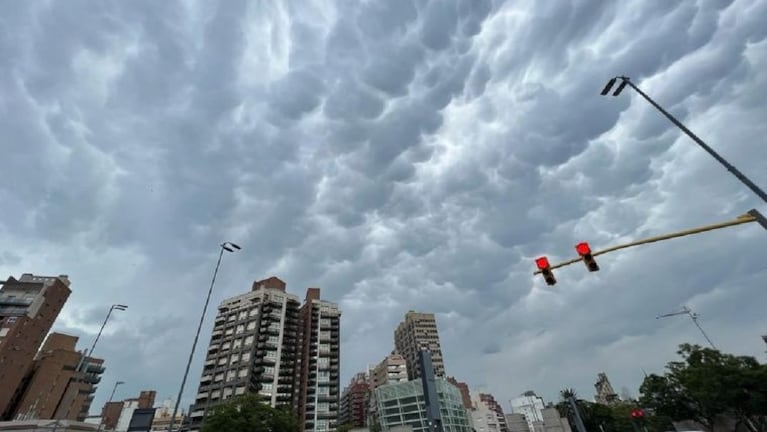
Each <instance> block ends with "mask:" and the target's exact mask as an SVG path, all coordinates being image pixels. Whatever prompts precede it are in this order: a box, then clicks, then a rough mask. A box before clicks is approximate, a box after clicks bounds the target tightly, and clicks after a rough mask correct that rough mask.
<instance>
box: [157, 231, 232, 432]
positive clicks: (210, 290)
mask: <svg viewBox="0 0 767 432" xmlns="http://www.w3.org/2000/svg"><path fill="white" fill-rule="evenodd" d="M219 246H220V247H221V250H220V252H219V254H218V261H216V269H215V270H214V271H213V279H212V280H211V281H210V287H209V288H208V296H207V297H206V298H205V306H203V307H202V314H201V315H200V322H199V324H197V333H195V335H194V342H192V350H191V351H190V352H189V359H188V360H187V362H186V369H185V370H184V377H183V378H182V379H181V387H180V388H179V389H178V397H177V398H176V404H175V406H174V407H173V414H172V415H171V416H170V423H169V424H168V432H173V425H174V422H175V420H176V414H177V413H178V407H179V405H180V404H181V397H182V396H183V395H184V386H185V385H186V379H187V377H188V376H189V367H190V366H191V365H192V359H193V358H194V351H195V349H197V341H198V339H200V330H201V329H202V323H203V321H205V313H206V312H207V311H208V304H209V303H210V295H211V294H212V293H213V286H214V285H215V284H216V276H217V275H218V268H219V267H220V266H221V258H222V257H223V256H224V251H227V252H234V251H235V250H240V249H242V248H241V247H239V246H237V245H236V244H234V243H232V242H224V243H221V244H220V245H219Z"/></svg>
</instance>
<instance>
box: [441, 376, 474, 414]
mask: <svg viewBox="0 0 767 432" xmlns="http://www.w3.org/2000/svg"><path fill="white" fill-rule="evenodd" d="M447 382H449V383H450V384H452V385H454V386H456V387H458V390H460V391H461V400H462V401H463V407H464V408H466V409H472V408H473V404H472V402H471V392H470V391H469V385H468V384H466V383H465V382H461V381H458V380H457V379H455V377H447Z"/></svg>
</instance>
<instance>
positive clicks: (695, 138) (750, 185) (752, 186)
mask: <svg viewBox="0 0 767 432" xmlns="http://www.w3.org/2000/svg"><path fill="white" fill-rule="evenodd" d="M618 78H620V79H621V80H623V82H624V83H626V84H628V85H629V86H630V87H631V88H632V89H634V91H636V92H637V93H639V94H640V95H641V96H642V97H643V98H645V100H647V102H649V103H650V104H651V105H652V106H654V107H655V108H656V109H657V110H658V111H660V112H661V114H663V115H664V116H666V118H667V119H669V120H670V121H671V123H674V124H675V125H676V127H678V128H679V129H681V130H682V132H684V133H685V134H687V136H689V137H690V138H692V140H693V141H695V142H696V143H697V144H698V145H699V146H701V147H702V148H703V150H705V151H706V152H707V153H708V154H710V155H711V156H713V157H714V159H716V160H717V161H719V163H720V164H722V165H723V166H724V167H725V168H727V171H729V172H731V173H732V174H733V175H734V176H735V177H737V178H738V180H740V181H741V182H742V183H743V184H745V185H746V186H747V187H748V188H749V189H751V191H752V192H753V193H755V194H756V195H758V196H759V198H761V199H762V201H764V202H767V193H765V192H764V191H763V190H762V189H761V188H759V186H757V185H756V184H754V182H752V181H751V180H750V179H749V178H748V177H746V175H745V174H743V173H742V172H740V171H739V170H738V169H737V168H735V167H734V166H733V165H732V164H731V163H729V162H727V160H725V159H724V158H723V157H722V156H720V155H719V153H717V152H716V151H714V149H712V148H711V147H709V146H708V144H706V143H705V142H703V140H702V139H700V138H698V136H697V135H695V134H694V133H693V132H692V131H691V130H690V129H687V127H686V126H685V125H683V124H682V122H680V121H679V120H677V119H676V117H674V116H673V115H671V114H670V113H669V112H668V111H666V110H665V109H663V107H661V106H660V105H658V104H657V103H656V102H655V101H654V100H652V98H651V97H650V96H648V95H647V94H646V93H645V92H643V91H642V90H640V89H639V87H637V86H636V85H634V83H633V82H631V79H630V78H629V77H625V76H621V77H618Z"/></svg>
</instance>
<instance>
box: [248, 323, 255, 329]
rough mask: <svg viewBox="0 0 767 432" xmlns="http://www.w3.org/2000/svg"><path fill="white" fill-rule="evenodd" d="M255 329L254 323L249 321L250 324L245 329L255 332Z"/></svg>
mask: <svg viewBox="0 0 767 432" xmlns="http://www.w3.org/2000/svg"><path fill="white" fill-rule="evenodd" d="M255 328H256V322H255V321H251V322H249V323H248V327H247V329H248V330H255Z"/></svg>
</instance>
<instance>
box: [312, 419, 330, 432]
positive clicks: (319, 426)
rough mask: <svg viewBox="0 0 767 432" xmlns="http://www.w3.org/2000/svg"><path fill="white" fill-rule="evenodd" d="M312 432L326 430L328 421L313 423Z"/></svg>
mask: <svg viewBox="0 0 767 432" xmlns="http://www.w3.org/2000/svg"><path fill="white" fill-rule="evenodd" d="M314 430H315V431H318V432H324V431H326V430H328V421H327V420H317V421H316V422H314Z"/></svg>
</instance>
